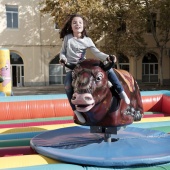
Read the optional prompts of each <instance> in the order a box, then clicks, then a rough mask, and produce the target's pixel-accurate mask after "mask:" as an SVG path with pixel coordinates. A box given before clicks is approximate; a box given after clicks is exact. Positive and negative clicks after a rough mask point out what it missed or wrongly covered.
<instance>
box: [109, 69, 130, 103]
mask: <svg viewBox="0 0 170 170" xmlns="http://www.w3.org/2000/svg"><path fill="white" fill-rule="evenodd" d="M108 79H109V81H110V82H111V83H112V85H113V87H114V88H115V89H116V91H117V93H118V94H119V96H120V98H121V99H123V100H125V102H126V104H130V100H129V98H128V96H127V95H126V93H125V91H124V89H123V87H122V85H121V83H120V81H119V79H118V78H117V76H116V74H115V72H114V71H113V69H110V70H108Z"/></svg>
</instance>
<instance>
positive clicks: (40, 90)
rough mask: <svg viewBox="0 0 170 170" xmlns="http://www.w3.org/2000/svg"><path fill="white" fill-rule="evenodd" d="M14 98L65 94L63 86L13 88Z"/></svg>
mask: <svg viewBox="0 0 170 170" xmlns="http://www.w3.org/2000/svg"><path fill="white" fill-rule="evenodd" d="M139 87H140V90H141V91H146V90H170V86H163V87H159V86H155V85H145V86H139ZM12 90H13V93H14V96H22V95H36V94H39V95H41V94H61V93H62V94H63V93H65V90H64V86H63V85H56V86H41V87H13V88H12Z"/></svg>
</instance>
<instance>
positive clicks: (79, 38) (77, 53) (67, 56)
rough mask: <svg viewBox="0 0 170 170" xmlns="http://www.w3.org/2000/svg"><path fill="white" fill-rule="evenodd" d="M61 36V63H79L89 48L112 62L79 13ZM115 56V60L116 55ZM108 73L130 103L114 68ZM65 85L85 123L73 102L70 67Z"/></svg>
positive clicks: (120, 94)
mask: <svg viewBox="0 0 170 170" xmlns="http://www.w3.org/2000/svg"><path fill="white" fill-rule="evenodd" d="M60 38H61V39H63V44H62V48H61V51H60V63H61V64H62V62H64V63H73V64H77V63H78V62H80V61H81V60H85V59H86V57H85V55H86V50H87V49H90V51H91V52H92V53H93V54H94V55H95V56H96V57H98V58H99V59H100V60H103V61H104V60H108V61H109V62H112V61H111V58H110V56H109V55H108V54H105V53H103V52H101V51H99V49H97V48H96V46H95V44H94V43H93V41H92V39H91V38H89V37H88V35H87V32H86V20H85V19H84V18H83V17H82V16H81V15H79V14H75V15H71V16H70V18H69V19H68V20H67V21H66V23H65V25H64V27H63V28H62V29H61V32H60ZM113 57H114V62H115V61H116V57H115V56H113ZM61 61H62V62H61ZM107 73H108V79H109V81H110V82H111V83H112V85H113V87H114V88H115V90H116V91H117V93H118V94H119V96H120V98H121V99H123V100H124V101H125V102H126V104H130V100H129V98H128V96H127V95H126V93H125V92H124V89H123V87H122V85H121V83H120V81H119V79H118V78H117V76H116V74H115V73H114V71H113V69H110V70H109V71H108V72H107ZM64 86H65V91H66V94H67V97H68V100H69V102H70V105H71V107H72V109H73V111H74V113H75V114H76V116H77V118H78V120H79V121H80V122H81V123H85V122H86V120H85V118H84V117H83V116H82V114H81V113H80V112H78V111H77V110H76V109H75V106H74V105H73V104H72V103H71V98H72V95H73V88H72V70H70V69H68V68H66V77H65V82H64Z"/></svg>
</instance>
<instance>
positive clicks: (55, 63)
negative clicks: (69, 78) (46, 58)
mask: <svg viewBox="0 0 170 170" xmlns="http://www.w3.org/2000/svg"><path fill="white" fill-rule="evenodd" d="M65 76H66V72H65V68H64V67H63V66H62V65H61V64H59V55H57V56H56V57H55V58H54V59H53V60H52V61H51V62H50V64H49V84H50V85H52V84H64V80H65Z"/></svg>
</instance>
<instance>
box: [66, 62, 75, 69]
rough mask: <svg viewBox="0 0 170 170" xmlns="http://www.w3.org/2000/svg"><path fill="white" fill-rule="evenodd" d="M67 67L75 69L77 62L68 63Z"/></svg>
mask: <svg viewBox="0 0 170 170" xmlns="http://www.w3.org/2000/svg"><path fill="white" fill-rule="evenodd" d="M65 67H67V68H69V69H70V70H74V68H75V67H76V64H71V63H66V64H65Z"/></svg>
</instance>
